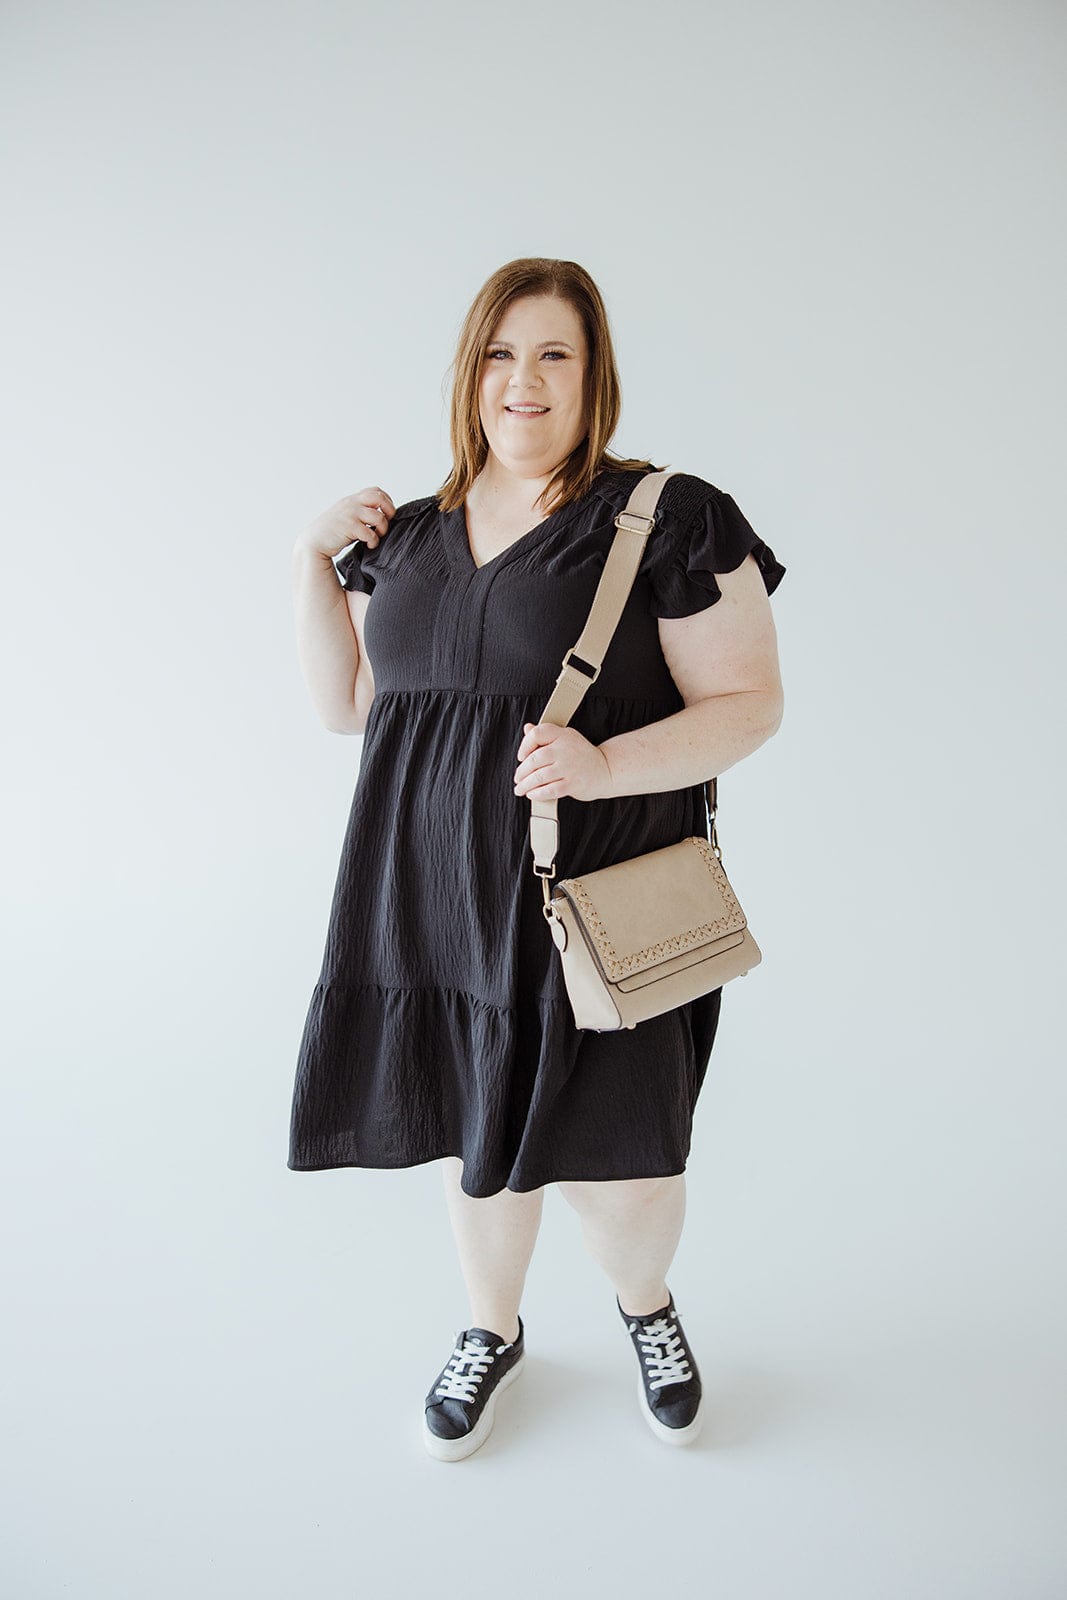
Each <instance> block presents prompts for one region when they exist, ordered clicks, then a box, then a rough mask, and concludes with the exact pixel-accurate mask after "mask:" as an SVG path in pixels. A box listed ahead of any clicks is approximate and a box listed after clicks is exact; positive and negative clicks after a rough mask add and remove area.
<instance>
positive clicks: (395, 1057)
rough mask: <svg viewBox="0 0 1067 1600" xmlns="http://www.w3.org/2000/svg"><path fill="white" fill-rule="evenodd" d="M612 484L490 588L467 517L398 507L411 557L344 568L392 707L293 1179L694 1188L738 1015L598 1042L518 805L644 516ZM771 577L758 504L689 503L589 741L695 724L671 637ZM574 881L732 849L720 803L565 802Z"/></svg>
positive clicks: (384, 549)
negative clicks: (739, 574)
mask: <svg viewBox="0 0 1067 1600" xmlns="http://www.w3.org/2000/svg"><path fill="white" fill-rule="evenodd" d="M635 481H636V477H635V474H634V472H633V471H630V470H626V469H614V468H609V469H607V470H606V471H604V472H602V473H601V474H600V475H599V476H598V478H597V479H596V480H595V481H594V484H593V487H592V488H591V489H590V490H589V492H588V493H587V494H586V495H584V496H583V497H582V498H581V499H579V500H576V501H572V502H571V503H570V504H569V505H566V506H564V507H562V508H561V509H560V510H558V511H556V512H554V513H553V514H552V515H551V516H549V517H547V518H546V519H545V520H544V521H542V522H541V523H539V524H538V526H537V527H535V528H533V529H532V530H531V531H530V532H529V533H527V534H525V535H523V537H522V538H520V539H519V540H518V541H517V542H516V543H514V544H512V545H511V546H510V547H509V548H508V549H506V550H504V551H503V552H501V554H500V555H497V556H495V557H494V558H493V559H492V560H491V561H488V562H486V563H485V564H484V565H483V566H481V567H477V566H476V565H475V563H474V559H473V557H472V555H471V551H470V546H469V543H468V539H467V529H466V518H465V514H464V509H463V507H462V506H461V507H459V508H457V509H456V510H454V511H451V512H442V511H441V510H440V508H439V506H438V504H437V500H436V498H435V497H434V496H432V495H430V496H427V497H425V498H424V499H420V500H410V501H408V502H406V503H405V504H404V505H401V506H398V507H397V510H396V514H395V516H394V517H393V518H392V521H391V522H390V524H389V528H388V531H387V532H386V534H385V537H384V538H383V539H382V540H381V541H380V542H379V544H378V545H377V547H376V548H375V549H373V550H369V549H368V548H367V547H366V545H364V544H362V543H358V544H356V545H354V546H353V547H352V548H351V550H349V551H348V552H346V553H345V554H344V555H342V556H340V557H337V558H335V565H336V568H337V571H338V573H339V575H340V577H341V579H342V581H343V582H344V585H345V588H347V589H360V590H362V591H364V592H365V593H368V594H371V595H372V599H371V601H370V603H369V605H368V608H367V615H366V625H365V638H366V646H367V652H368V655H369V657H370V660H371V663H372V666H373V670H374V682H375V695H374V699H373V701H372V702H371V707H370V711H369V713H368V717H367V724H366V728H365V731H364V736H363V750H362V756H361V764H360V768H359V774H358V778H357V781H356V787H355V794H354V796H353V799H352V805H351V810H350V813H349V817H348V826H347V831H346V833H345V838H344V843H343V846H342V849H341V857H340V864H339V869H338V873H337V883H336V888H335V891H334V897H333V906H332V910H331V914H330V920H329V928H328V932H327V936H326V948H325V954H324V956H323V961H322V967H321V971H320V974H319V979H318V982H317V983H316V985H315V989H314V992H313V994H312V998H311V1004H310V1008H309V1010H308V1014H307V1020H306V1022H305V1025H304V1030H303V1037H302V1039H301V1043H300V1050H299V1057H298V1062H297V1069H296V1081H295V1086H294V1090H293V1102H292V1119H291V1125H290V1142H289V1158H288V1166H289V1167H290V1168H292V1169H293V1170H294V1171H302V1172H307V1171H313V1170H317V1169H321V1168H326V1167H348V1166H355V1167H410V1166H415V1165H418V1164H421V1163H422V1162H426V1161H434V1160H439V1159H441V1158H442V1157H443V1156H446V1155H455V1156H461V1157H462V1159H463V1174H462V1180H461V1181H462V1187H463V1189H464V1190H465V1191H466V1193H467V1194H469V1195H474V1196H479V1197H484V1196H488V1195H492V1194H496V1193H497V1192H498V1191H499V1190H501V1189H503V1188H505V1187H507V1188H509V1189H512V1190H517V1191H528V1190H532V1189H537V1188H540V1187H541V1186H542V1185H543V1184H547V1183H553V1182H561V1181H565V1180H567V1179H612V1178H644V1177H656V1176H665V1175H669V1174H674V1173H678V1172H682V1171H683V1170H684V1169H685V1164H686V1159H687V1157H688V1154H689V1147H690V1136H691V1129H692V1117H693V1111H694V1107H695V1105H696V1100H697V1095H698V1093H699V1091H700V1088H701V1085H702V1083H703V1080H704V1074H705V1072H706V1070H707V1066H708V1059H709V1056H710V1053H711V1048H712V1044H713V1042H714V1039H715V1031H716V1028H717V1025H718V1019H719V1006H720V1001H721V998H722V989H721V988H720V989H716V990H714V991H713V993H711V994H709V995H705V996H702V997H700V998H699V999H697V1000H695V1001H693V1002H691V1003H690V1004H689V1005H686V1006H682V1007H679V1008H677V1009H675V1010H673V1011H669V1012H667V1013H666V1014H665V1015H663V1016H659V1017H652V1018H649V1019H647V1020H646V1021H644V1022H641V1023H638V1024H637V1026H636V1027H634V1028H633V1029H625V1028H623V1029H619V1030H618V1031H615V1032H604V1033H597V1032H594V1031H591V1030H587V1029H579V1028H577V1027H576V1026H575V1024H574V1017H573V1012H572V1010H571V1006H570V1001H569V998H568V996H567V992H566V987H565V984H564V980H563V969H562V966H561V964H560V960H559V955H558V952H557V950H556V947H555V945H554V944H553V942H552V938H551V935H550V933H549V930H548V926H547V924H546V922H545V918H544V916H543V914H542V911H541V907H542V905H543V904H544V893H543V890H542V886H541V883H540V881H539V880H538V878H536V877H535V875H534V873H533V870H532V856H531V852H530V842H529V824H530V802H529V800H528V798H527V797H526V796H525V795H516V794H515V792H514V788H515V785H514V773H515V768H516V766H517V765H518V758H517V755H516V752H517V750H518V747H519V744H520V742H521V740H522V736H523V723H524V722H538V721H540V718H541V712H542V710H543V709H544V706H545V704H546V702H547V700H548V697H549V695H550V694H551V692H552V688H553V686H554V684H555V681H556V678H557V676H558V674H559V671H560V663H561V661H562V658H563V655H564V652H565V651H566V650H567V648H568V646H570V645H573V644H574V643H575V641H576V640H577V638H578V635H579V633H580V632H581V629H582V626H583V624H584V622H585V618H586V615H587V613H588V611H589V607H590V605H591V604H592V600H593V594H594V591H595V589H596V586H597V582H598V580H599V578H600V574H601V571H602V570H603V566H604V562H605V560H606V558H607V553H608V550H609V548H610V546H611V542H612V539H613V537H614V533H615V529H614V526H613V518H614V516H615V514H616V513H617V512H618V511H620V510H621V509H622V507H623V506H624V505H625V504H626V501H627V499H628V498H629V495H630V492H631V490H632V488H633V485H634V483H635ZM749 551H751V552H752V554H753V556H754V557H755V559H756V561H757V563H758V565H759V569H760V571H761V573H762V575H763V579H764V583H765V584H766V588H767V592H768V594H770V593H772V592H773V591H774V589H775V588H776V587H777V585H778V583H779V582H780V581H781V578H782V576H783V574H784V572H785V567H784V566H783V565H782V564H781V563H780V562H779V561H778V560H777V559H776V558H775V555H774V552H773V551H772V550H771V549H770V548H769V546H768V545H766V544H765V543H764V542H763V541H762V540H761V539H760V538H759V537H758V536H757V534H756V533H755V532H754V531H753V529H752V528H751V526H750V525H749V523H748V522H747V521H746V519H745V517H744V516H743V515H742V513H741V511H740V509H739V508H738V506H737V505H736V504H735V502H734V500H733V499H732V497H731V496H730V495H728V494H726V493H724V492H723V491H722V490H720V489H717V488H716V487H715V486H714V485H713V484H711V483H708V482H707V481H705V480H704V479H702V478H698V477H695V476H693V475H691V474H688V473H678V474H676V475H674V476H672V477H670V478H669V479H668V480H667V483H666V484H665V486H664V489H663V491H662V494H661V496H660V502H659V520H658V521H657V523H656V525H655V526H654V528H653V531H652V534H651V536H650V538H649V541H648V544H647V546H646V549H645V552H644V556H643V559H642V565H641V569H640V571H639V573H638V576H637V579H636V581H635V583H634V587H633V590H632V591H631V594H630V597H629V600H628V602H627V605H626V608H625V610H624V612H623V615H622V618H621V619H620V622H619V626H618V629H617V631H616V633H615V636H614V638H613V639H612V641H611V644H610V646H609V648H608V651H607V654H606V656H605V658H604V663H603V667H602V669H601V674H600V677H599V678H598V679H597V681H596V682H595V683H594V684H592V686H591V687H590V688H589V690H588V691H587V693H586V695H585V698H584V699H583V701H582V703H581V705H580V706H579V708H578V710H577V712H576V713H575V715H574V717H573V718H572V721H571V726H572V727H575V728H577V729H578V731H579V732H580V733H583V734H584V735H585V736H586V738H587V739H590V740H592V741H593V742H594V743H597V744H599V743H601V742H602V741H603V740H605V739H607V738H610V737H611V736H612V735H613V734H618V733H623V732H627V731H628V730H630V729H632V728H640V727H643V726H644V725H645V724H647V723H650V722H657V721H659V720H660V719H661V718H663V717H668V716H670V715H671V714H672V713H673V712H675V711H679V710H681V709H682V707H683V705H684V701H683V699H682V697H681V695H680V694H679V692H678V689H677V687H676V686H675V683H674V681H673V679H672V678H671V675H670V673H669V671H668V669H667V664H666V661H665V660H664V657H663V652H662V650H661V648H660V645H659V638H658V629H657V623H656V618H657V617H684V616H689V615H691V614H692V613H693V612H696V611H701V610H703V609H704V608H705V607H707V606H709V605H712V604H713V603H714V602H715V601H716V600H717V599H719V598H720V591H719V588H718V586H717V584H716V582H715V579H714V577H713V574H714V573H716V572H731V571H733V569H734V568H735V567H738V566H739V565H740V564H741V562H742V561H743V560H744V558H745V556H746V554H747V553H748V552H749ZM557 813H558V817H559V834H560V845H559V851H558V853H557V856H556V871H555V877H556V879H557V880H558V879H560V878H565V877H567V876H569V875H572V874H577V873H579V872H583V871H584V872H590V871H593V870H595V869H596V868H597V867H602V866H605V867H606V866H609V865H612V864H613V863H614V862H616V861H623V860H626V859H627V858H629V857H630V856H635V855H640V854H641V853H642V852H644V851H646V850H655V849H658V848H659V847H660V846H661V845H667V844H673V843H674V842H675V841H676V840H679V839H684V838H686V837H687V836H688V835H690V834H693V833H698V834H700V833H703V834H705V835H706V834H707V831H708V819H707V810H706V806H705V803H704V793H703V789H702V787H701V785H700V784H697V785H695V786H694V787H692V788H686V789H680V790H670V791H666V792H663V793H658V794H645V795H625V796H622V797H618V798H613V799H603V800H594V801H580V800H577V799H575V798H574V797H573V796H571V795H564V796H562V797H560V799H559V800H558V801H557Z"/></svg>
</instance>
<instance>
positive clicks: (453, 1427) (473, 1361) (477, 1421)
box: [422, 1317, 526, 1461]
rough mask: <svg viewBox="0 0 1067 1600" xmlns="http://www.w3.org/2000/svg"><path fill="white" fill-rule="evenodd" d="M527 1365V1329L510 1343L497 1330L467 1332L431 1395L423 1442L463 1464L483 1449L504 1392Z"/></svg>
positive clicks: (463, 1332)
mask: <svg viewBox="0 0 1067 1600" xmlns="http://www.w3.org/2000/svg"><path fill="white" fill-rule="evenodd" d="M525 1361H526V1330H525V1329H524V1327H523V1325H522V1318H521V1317H520V1318H519V1336H518V1338H517V1339H514V1340H513V1341H512V1343H511V1344H505V1342H504V1340H503V1339H501V1337H500V1335H499V1334H498V1333H494V1332H493V1331H492V1329H491V1328H461V1329H460V1331H459V1332H458V1333H457V1334H456V1347H455V1349H454V1350H453V1352H452V1354H451V1355H450V1356H449V1358H448V1360H447V1361H446V1362H445V1364H444V1366H443V1368H442V1369H441V1373H440V1376H439V1377H438V1379H437V1382H436V1383H435V1384H434V1386H433V1388H432V1389H431V1390H430V1392H429V1394H428V1395H427V1396H426V1403H425V1409H424V1416H423V1428H422V1437H423V1442H424V1443H425V1445H426V1448H427V1450H428V1451H429V1452H430V1454H431V1455H432V1456H435V1457H436V1458H437V1460H438V1461H460V1460H462V1458H463V1457H464V1456H469V1455H471V1454H472V1453H473V1452H474V1451H475V1450H477V1449H478V1447H479V1445H483V1444H484V1443H485V1441H486V1439H488V1437H489V1435H490V1433H491V1432H492V1430H493V1412H494V1410H495V1407H496V1397H497V1395H498V1394H499V1393H500V1391H501V1389H506V1388H507V1386H508V1384H509V1383H514V1382H515V1379H516V1378H517V1377H518V1376H519V1373H520V1372H521V1371H522V1369H523V1366H524V1364H525Z"/></svg>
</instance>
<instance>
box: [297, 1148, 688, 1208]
mask: <svg viewBox="0 0 1067 1600" xmlns="http://www.w3.org/2000/svg"><path fill="white" fill-rule="evenodd" d="M447 1156H454V1157H455V1158H456V1159H457V1160H458V1161H462V1160H463V1156H462V1154H461V1153H460V1151H458V1150H442V1151H441V1152H440V1154H439V1155H435V1156H419V1157H417V1158H416V1160H414V1161H393V1162H380V1161H371V1162H368V1161H316V1162H299V1163H298V1162H293V1161H287V1162H286V1167H287V1169H288V1170H289V1171H290V1172H343V1171H345V1170H347V1169H349V1168H357V1169H362V1170H363V1171H365V1172H408V1171H411V1170H412V1169H413V1168H414V1167H426V1166H429V1165H430V1163H431V1162H433V1161H443V1160H444V1159H445V1158H446V1157H447ZM687 1165H688V1163H687ZM685 1171H686V1167H685V1166H682V1167H674V1168H672V1170H671V1171H670V1172H630V1173H606V1174H603V1175H599V1174H598V1175H597V1176H595V1177H590V1176H589V1175H588V1174H585V1173H574V1174H572V1175H569V1176H567V1177H552V1178H544V1179H542V1181H541V1182H540V1183H535V1184H532V1185H531V1186H530V1188H528V1189H511V1185H510V1184H507V1183H505V1184H503V1185H502V1186H501V1189H511V1192H512V1194H533V1193H535V1192H536V1191H537V1190H538V1189H545V1188H547V1187H548V1185H549V1184H552V1183H631V1182H641V1181H642V1180H644V1179H648V1178H678V1177H681V1176H682V1175H683V1173H684V1172H685ZM460 1187H461V1188H462V1187H463V1185H462V1182H461V1183H460ZM501 1189H492V1190H490V1191H489V1193H488V1194H473V1193H472V1192H471V1190H469V1189H464V1190H463V1193H464V1194H466V1195H469V1196H470V1198H471V1199H472V1200H489V1199H492V1197H493V1195H495V1194H500V1193H501Z"/></svg>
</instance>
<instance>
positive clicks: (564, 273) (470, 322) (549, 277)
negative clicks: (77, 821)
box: [435, 256, 652, 515]
mask: <svg viewBox="0 0 1067 1600" xmlns="http://www.w3.org/2000/svg"><path fill="white" fill-rule="evenodd" d="M539 294H551V295H557V296H558V297H559V298H560V299H561V300H567V301H569V302H570V304H571V305H572V306H573V307H574V309H575V311H576V312H577V313H578V316H579V317H580V318H581V322H582V326H583V328H584V329H585V337H586V344H587V360H586V370H585V374H584V385H583V388H584V395H583V399H584V404H585V415H586V417H587V418H588V423H589V426H588V431H587V432H586V434H585V437H584V438H583V439H582V440H581V441H580V443H579V444H577V445H576V446H575V448H574V450H573V451H572V452H571V454H570V455H569V456H568V457H567V459H566V460H565V461H564V462H562V463H561V465H560V467H559V470H558V471H557V472H556V474H555V476H554V477H553V478H552V479H551V480H550V482H549V483H547V484H546V485H545V487H544V489H543V490H542V491H541V493H540V495H538V502H539V503H540V504H541V505H542V507H543V509H544V511H545V514H546V515H550V514H551V513H552V512H553V511H558V510H559V509H560V508H561V507H562V506H565V505H567V504H568V503H569V502H570V501H572V500H577V499H578V498H579V497H580V496H581V495H583V494H586V493H587V492H588V490H589V489H590V488H591V486H592V483H593V479H594V478H596V477H597V475H598V474H599V473H601V472H603V471H605V470H611V471H616V472H618V471H626V470H629V471H633V472H648V471H649V470H650V469H651V468H652V463H651V461H638V460H634V459H632V458H630V457H624V456H613V455H610V454H609V452H608V448H607V447H608V441H609V440H610V439H611V437H612V435H613V434H614V432H615V429H616V427H617V426H618V422H619V413H620V411H621V409H622V386H621V384H620V382H619V372H618V368H617V367H616V365H615V352H614V349H613V347H612V342H611V331H610V328H609V326H608V314H607V311H606V310H605V307H604V301H603V299H602V298H601V295H600V290H599V289H598V288H597V286H596V284H595V283H594V282H593V280H592V278H591V277H590V276H589V274H588V272H586V270H585V268H584V267H580V266H579V265H578V263H577V262H576V261H555V260H552V259H551V258H550V257H548V256H522V257H520V258H519V259H518V260H516V261H509V262H507V264H506V265H505V266H502V267H498V268H497V270H496V272H494V273H493V275H492V277H490V278H488V279H487V280H486V282H485V283H484V284H483V285H482V287H481V288H480V289H479V291H478V293H477V295H476V296H475V297H474V300H473V302H472V304H471V307H470V309H469V311H468V312H467V315H466V317H465V318H464V320H463V326H462V328H461V329H460V334H459V340H458V343H457V346H456V354H455V357H454V358H453V361H452V363H451V366H450V368H449V370H450V371H451V372H452V373H453V374H454V377H453V384H452V406H451V417H450V428H449V432H450V436H451V444H452V471H451V472H450V473H449V475H448V477H447V478H446V479H445V481H444V483H443V484H442V485H441V487H440V488H439V489H437V490H436V491H435V492H436V495H437V498H438V501H439V503H440V507H441V510H442V511H452V510H454V508H455V507H456V506H459V505H462V504H463V502H464V500H465V499H466V498H467V491H468V490H469V489H470V487H471V484H472V483H473V482H474V480H475V478H476V477H477V476H478V474H479V472H480V471H481V470H482V467H483V466H484V465H485V460H486V457H487V456H488V454H489V441H488V440H487V439H486V437H485V431H484V429H483V428H482V421H481V415H480V412H479V406H478V390H479V384H480V380H481V374H482V363H483V361H484V360H485V355H486V350H487V348H488V346H489V344H490V342H491V341H492V338H493V334H494V332H495V331H496V329H497V327H498V326H499V324H500V320H501V318H502V317H503V315H504V312H505V311H506V310H507V308H508V306H509V305H510V304H511V302H512V301H513V300H518V299H519V298H520V297H521V296H523V295H539ZM553 492H554V494H555V498H554V499H553Z"/></svg>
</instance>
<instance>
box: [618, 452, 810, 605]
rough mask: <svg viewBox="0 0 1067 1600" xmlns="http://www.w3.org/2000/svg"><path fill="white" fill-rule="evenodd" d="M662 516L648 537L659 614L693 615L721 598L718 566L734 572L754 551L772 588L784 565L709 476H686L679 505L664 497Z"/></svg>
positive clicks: (654, 602)
mask: <svg viewBox="0 0 1067 1600" xmlns="http://www.w3.org/2000/svg"><path fill="white" fill-rule="evenodd" d="M668 487H670V484H669V483H668V485H667V486H665V487H664V490H663V497H664V499H663V501H662V502H661V503H663V504H664V510H663V517H662V520H661V521H660V522H658V523H657V525H656V527H655V528H654V529H653V531H652V535H651V537H650V539H649V546H650V553H649V556H648V558H647V566H646V575H647V577H648V579H649V585H650V589H651V600H650V602H649V611H650V612H651V613H652V615H653V616H654V617H691V616H693V615H694V613H695V612H697V611H704V610H706V608H707V607H708V606H712V605H714V604H715V602H716V601H717V600H721V599H722V590H721V589H720V588H719V586H718V584H717V583H716V582H715V574H716V573H717V572H733V571H734V570H735V569H736V568H737V567H739V566H740V565H741V563H742V561H743V560H744V559H745V557H746V556H747V555H748V554H749V552H750V551H751V553H752V555H753V557H754V558H755V561H756V565H757V566H758V567H759V570H760V572H761V574H762V576H763V582H764V584H765V585H766V589H767V593H768V594H773V593H774V591H775V589H777V587H778V585H779V584H780V583H781V581H782V578H783V577H784V576H785V571H786V569H785V567H784V565H783V564H782V562H780V561H779V560H778V558H777V557H776V556H775V553H774V551H773V550H772V549H771V547H770V545H768V544H766V543H765V542H764V541H763V540H762V539H761V538H760V537H759V535H758V533H757V532H756V530H755V529H754V528H753V527H752V525H751V523H750V522H749V521H748V519H747V517H746V516H745V515H744V513H743V512H742V510H741V508H740V506H739V505H738V504H737V502H736V501H735V500H734V498H733V496H732V495H729V494H727V493H726V492H725V491H724V490H722V489H717V488H716V487H715V485H714V484H710V483H707V482H706V481H705V480H704V479H700V478H693V477H687V481H686V483H685V484H684V485H682V493H681V495H680V496H679V495H677V494H676V495H675V498H674V506H675V509H674V510H669V509H668V507H667V504H666V503H665V500H666V495H667V488H668Z"/></svg>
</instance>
